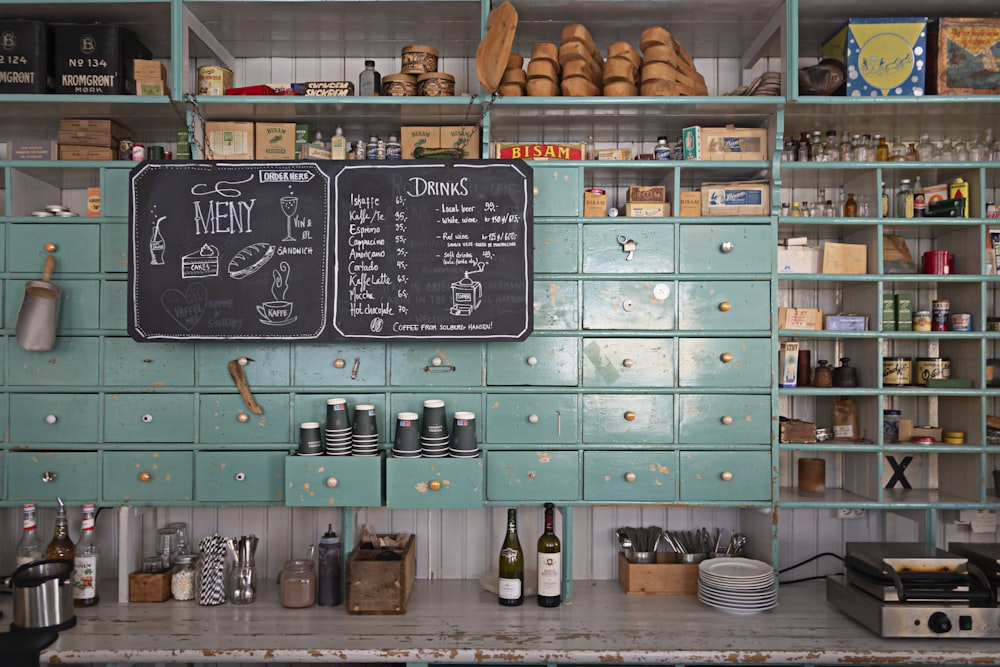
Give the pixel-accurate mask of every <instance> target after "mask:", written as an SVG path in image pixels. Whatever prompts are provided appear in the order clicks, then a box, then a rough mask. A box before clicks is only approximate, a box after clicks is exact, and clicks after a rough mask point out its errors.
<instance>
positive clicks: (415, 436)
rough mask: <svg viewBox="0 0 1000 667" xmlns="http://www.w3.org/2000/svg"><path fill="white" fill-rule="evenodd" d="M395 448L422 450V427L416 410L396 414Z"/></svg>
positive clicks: (411, 450)
mask: <svg viewBox="0 0 1000 667" xmlns="http://www.w3.org/2000/svg"><path fill="white" fill-rule="evenodd" d="M393 444H394V449H397V450H399V451H404V452H419V451H420V427H419V424H418V422H417V413H416V412H400V413H399V414H398V415H396V437H395V440H394V442H393Z"/></svg>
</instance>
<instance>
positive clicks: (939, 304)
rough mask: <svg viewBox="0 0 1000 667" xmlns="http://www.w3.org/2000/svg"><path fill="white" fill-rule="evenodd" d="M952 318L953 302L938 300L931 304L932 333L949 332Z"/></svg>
mask: <svg viewBox="0 0 1000 667" xmlns="http://www.w3.org/2000/svg"><path fill="white" fill-rule="evenodd" d="M950 316H951V302H950V301H948V300H947V299H938V300H936V301H934V302H933V303H932V304H931V331H947V330H948V319H949V317H950Z"/></svg>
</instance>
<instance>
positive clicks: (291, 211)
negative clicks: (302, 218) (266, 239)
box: [281, 197, 299, 241]
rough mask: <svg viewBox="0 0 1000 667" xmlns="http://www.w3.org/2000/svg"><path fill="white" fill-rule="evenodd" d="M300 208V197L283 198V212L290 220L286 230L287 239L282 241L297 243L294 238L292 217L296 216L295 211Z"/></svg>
mask: <svg viewBox="0 0 1000 667" xmlns="http://www.w3.org/2000/svg"><path fill="white" fill-rule="evenodd" d="M298 207H299V198H298V197H282V198H281V212H282V213H284V214H285V217H286V218H287V219H288V224H287V227H286V228H285V238H283V239H282V241H295V240H297V239H296V238H295V237H294V236H292V217H293V216H294V215H295V210H296V209H297V208H298Z"/></svg>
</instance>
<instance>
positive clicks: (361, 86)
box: [358, 60, 382, 96]
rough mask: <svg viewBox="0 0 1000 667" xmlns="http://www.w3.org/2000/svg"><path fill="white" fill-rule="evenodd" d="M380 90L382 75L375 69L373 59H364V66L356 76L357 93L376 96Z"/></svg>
mask: <svg viewBox="0 0 1000 667" xmlns="http://www.w3.org/2000/svg"><path fill="white" fill-rule="evenodd" d="M381 91H382V75H381V74H379V73H378V72H377V71H376V70H375V61H374V60H366V61H365V68H364V70H362V71H361V74H360V75H359V76H358V95H359V96H373V95H375V96H377V95H379V93H381Z"/></svg>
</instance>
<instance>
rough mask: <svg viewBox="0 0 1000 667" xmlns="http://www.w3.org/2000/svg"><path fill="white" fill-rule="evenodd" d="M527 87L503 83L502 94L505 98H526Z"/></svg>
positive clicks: (501, 85)
mask: <svg viewBox="0 0 1000 667" xmlns="http://www.w3.org/2000/svg"><path fill="white" fill-rule="evenodd" d="M526 93H527V86H525V85H523V84H520V83H501V84H500V94H501V95H503V96H505V97H524V96H525V94H526Z"/></svg>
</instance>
